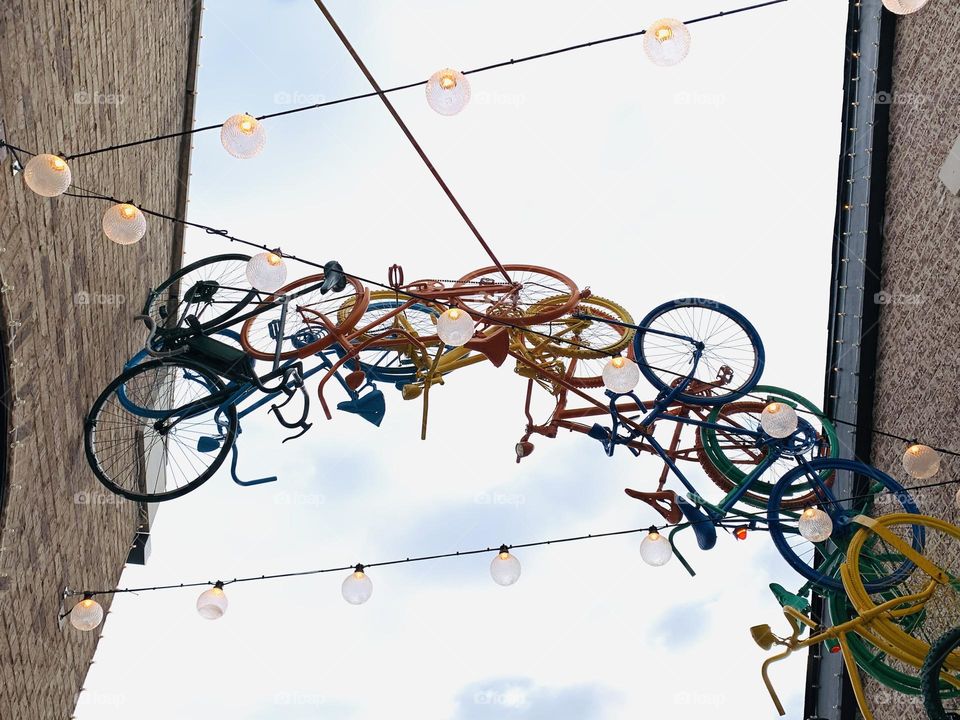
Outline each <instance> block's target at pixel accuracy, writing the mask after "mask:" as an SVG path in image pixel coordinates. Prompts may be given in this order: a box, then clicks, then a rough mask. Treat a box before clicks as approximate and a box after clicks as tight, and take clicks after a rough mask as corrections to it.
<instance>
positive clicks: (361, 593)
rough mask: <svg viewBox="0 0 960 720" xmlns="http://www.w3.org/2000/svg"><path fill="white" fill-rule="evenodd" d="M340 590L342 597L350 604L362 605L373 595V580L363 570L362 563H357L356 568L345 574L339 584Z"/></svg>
mask: <svg viewBox="0 0 960 720" xmlns="http://www.w3.org/2000/svg"><path fill="white" fill-rule="evenodd" d="M340 592H341V593H342V594H343V599H344V600H346V601H347V602H348V603H350V604H351V605H363V604H364V603H365V602H366V601H367V600H369V599H370V596H371V595H373V582H371V580H370V578H369V577H367V574H366V573H365V572H364V571H363V565H357V567H356V569H355V570H354V571H353V572H352V573H350V574H349V575H347V577H346V579H345V580H344V581H343V585H341V586H340Z"/></svg>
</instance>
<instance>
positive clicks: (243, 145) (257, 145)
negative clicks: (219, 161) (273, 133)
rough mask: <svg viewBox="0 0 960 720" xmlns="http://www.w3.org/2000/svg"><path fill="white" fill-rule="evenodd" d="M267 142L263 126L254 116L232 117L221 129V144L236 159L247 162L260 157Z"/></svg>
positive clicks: (243, 114)
mask: <svg viewBox="0 0 960 720" xmlns="http://www.w3.org/2000/svg"><path fill="white" fill-rule="evenodd" d="M266 141H267V131H266V130H264V128H263V124H262V123H261V122H260V121H259V120H257V119H256V118H255V117H253V116H252V115H247V114H246V113H240V114H238V115H231V116H230V117H228V118H227V120H226V121H225V122H224V123H223V127H221V128H220V142H221V143H222V144H223V147H224V149H225V150H226V151H227V152H228V153H230V154H231V155H233V156H234V157H235V158H240V159H241V160H247V159H249V158H252V157H253V156H255V155H258V154H259V153H260V151H261V150H263V145H264V143H265V142H266Z"/></svg>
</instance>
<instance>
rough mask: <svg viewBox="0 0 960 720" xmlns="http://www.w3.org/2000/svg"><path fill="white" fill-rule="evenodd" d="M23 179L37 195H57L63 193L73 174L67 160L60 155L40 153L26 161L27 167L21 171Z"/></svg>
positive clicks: (68, 185)
mask: <svg viewBox="0 0 960 720" xmlns="http://www.w3.org/2000/svg"><path fill="white" fill-rule="evenodd" d="M23 181H24V182H25V183H26V184H27V187H28V188H30V189H31V190H33V191H34V192H35V193H36V194H37V195H42V196H43V197H57V196H58V195H63V194H64V193H65V192H66V191H67V188H68V187H70V183H71V182H72V181H73V175H72V174H71V173H70V166H69V165H67V161H66V160H64V159H63V158H62V157H60V156H59V155H50V154H49V153H41V154H40V155H34V156H33V157H32V158H30V159H29V160H28V161H27V167H26V168H25V169H24V171H23Z"/></svg>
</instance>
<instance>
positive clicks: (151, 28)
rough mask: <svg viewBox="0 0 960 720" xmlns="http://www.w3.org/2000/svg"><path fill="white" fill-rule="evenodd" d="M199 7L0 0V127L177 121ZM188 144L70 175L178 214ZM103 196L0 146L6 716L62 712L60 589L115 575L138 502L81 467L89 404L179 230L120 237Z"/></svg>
mask: <svg viewBox="0 0 960 720" xmlns="http://www.w3.org/2000/svg"><path fill="white" fill-rule="evenodd" d="M197 10H198V9H197V8H195V6H194V4H193V3H192V2H189V1H188V0H174V1H173V2H158V1H154V0H150V1H148V2H145V3H130V2H122V1H121V0H103V1H100V0H98V1H97V2H85V1H84V0H26V1H25V2H18V3H0V118H2V122H3V126H4V136H5V138H6V139H7V140H8V141H9V142H10V143H11V144H14V145H18V146H20V147H23V148H26V149H28V150H31V151H35V152H44V151H45V152H62V153H67V154H70V153H74V152H80V151H83V150H86V149H91V148H94V147H99V146H103V145H108V144H111V143H113V142H117V141H123V140H130V139H135V138H139V137H143V136H147V135H153V134H157V133H161V132H170V131H176V130H179V129H181V128H182V127H183V123H184V122H185V107H187V104H186V102H187V99H188V82H189V84H190V86H191V87H192V82H193V79H192V77H191V78H188V74H189V73H188V64H189V62H188V57H189V52H188V50H189V48H190V41H191V36H192V35H191V34H192V33H193V32H194V30H195V29H196V30H197V31H198V24H197V23H198V11H197ZM190 119H191V120H192V118H190ZM187 147H189V146H187ZM182 148H183V144H182V143H181V141H180V140H167V141H164V142H161V143H155V144H150V145H145V146H141V147H138V148H133V149H128V150H124V151H121V152H114V153H109V154H104V155H98V156H92V157H89V158H83V159H77V160H75V161H72V162H71V169H72V171H73V177H74V183H75V184H77V185H80V186H82V187H84V188H88V189H92V190H96V191H99V192H105V193H107V194H111V195H114V196H116V197H122V198H123V199H133V200H134V201H135V202H137V203H139V204H142V205H144V206H146V207H150V208H153V209H157V210H160V211H162V212H165V213H168V214H174V213H175V211H176V206H177V197H178V189H179V188H181V187H182V184H181V181H183V182H185V180H186V177H185V175H184V176H183V177H181V175H182V173H183V169H184V167H185V166H184V165H183V164H182V158H181V150H182ZM27 159H28V158H27V157H24V158H23V160H24V161H26V160H27ZM106 207H107V204H106V203H98V202H92V201H88V200H80V199H76V198H70V197H61V198H54V199H46V198H41V197H39V196H37V195H34V194H33V193H32V192H30V191H29V190H28V189H27V188H26V187H25V185H24V183H23V181H22V176H18V177H11V175H10V159H9V158H8V159H7V160H6V161H5V162H4V164H3V166H2V176H0V248H2V253H0V273H2V280H3V290H4V293H3V297H2V307H3V314H4V317H3V318H2V322H3V323H11V322H14V324H15V323H16V322H19V323H21V326H20V327H11V328H10V329H9V336H11V337H12V338H13V340H12V344H11V345H10V346H9V347H8V350H9V355H10V357H11V358H12V364H13V365H14V367H12V368H10V371H9V372H10V375H11V378H10V379H11V388H10V392H9V393H8V396H7V397H5V398H4V403H5V405H6V406H7V407H11V408H12V418H11V421H12V426H14V427H15V428H16V431H15V435H13V436H12V437H11V438H3V439H0V440H2V441H3V442H9V441H16V443H18V444H17V446H16V447H14V448H12V449H11V450H10V456H9V458H8V460H9V468H10V473H9V488H8V490H9V493H8V498H7V503H6V507H5V508H4V510H3V514H2V516H0V529H2V534H0V718H4V720H7V719H9V720H40V719H43V718H56V719H57V720H63V719H64V718H69V717H70V716H71V714H72V711H73V708H74V706H75V700H76V695H77V693H78V691H79V690H80V688H81V685H82V683H83V679H84V677H85V675H86V672H87V668H88V666H89V663H90V661H91V658H92V657H93V653H94V649H95V647H96V643H97V633H89V634H81V633H79V632H77V631H75V630H73V628H71V627H69V626H68V627H67V628H66V629H64V630H62V631H61V630H60V629H59V628H58V623H57V608H58V596H59V594H60V593H61V591H62V590H63V588H64V586H65V585H67V584H70V585H72V586H74V587H91V586H96V587H104V586H105V587H111V586H113V585H114V584H115V583H116V582H117V580H118V578H119V575H120V572H121V570H122V567H123V564H124V561H125V559H126V557H127V552H128V550H129V547H130V543H131V539H132V537H133V534H134V532H135V530H136V527H137V509H136V507H135V506H134V505H132V504H130V503H127V502H126V501H119V500H117V499H115V498H114V496H112V495H110V494H109V493H108V492H107V491H106V490H105V489H104V488H102V487H101V486H100V485H99V483H98V482H97V481H96V479H95V478H94V477H93V475H92V474H91V473H90V471H89V470H88V468H87V465H86V462H85V460H84V456H83V434H82V426H83V418H84V416H85V414H86V411H87V409H88V408H89V406H90V403H91V402H92V400H93V399H94V398H95V397H96V395H97V394H98V393H99V392H100V390H101V389H102V388H103V386H104V385H105V384H106V383H107V382H108V381H109V379H110V378H111V377H113V376H114V375H116V373H117V372H118V371H119V369H120V368H121V366H122V364H123V362H124V360H125V359H126V358H127V357H128V356H129V355H130V354H131V353H132V352H133V351H134V350H135V348H136V347H137V345H138V343H141V342H142V339H143V330H142V328H137V327H136V326H134V324H133V323H132V322H131V320H130V316H131V315H132V314H133V311H134V309H135V308H136V307H137V305H139V304H140V303H142V301H143V297H144V295H145V293H146V291H147V289H148V287H149V286H151V285H155V284H156V283H158V282H159V281H160V280H161V279H162V278H164V277H166V276H167V275H169V273H170V268H171V265H172V263H174V262H175V261H176V258H177V257H178V255H179V246H178V239H179V236H178V234H177V233H176V232H175V228H174V227H173V226H172V225H171V224H169V223H164V222H160V221H150V222H149V228H148V233H147V237H146V238H145V239H144V240H143V241H141V242H140V243H139V244H138V245H135V246H130V247H120V246H116V245H114V244H113V243H111V242H109V241H108V240H107V239H106V238H105V237H104V236H103V233H102V232H101V230H100V217H101V215H102V213H103V211H104V210H105V209H106ZM175 248H176V249H175ZM15 398H16V399H17V403H14V399H15ZM103 602H104V604H105V605H107V604H109V599H105V600H103ZM134 660H135V659H134V658H131V661H134Z"/></svg>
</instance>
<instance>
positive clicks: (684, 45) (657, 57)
mask: <svg viewBox="0 0 960 720" xmlns="http://www.w3.org/2000/svg"><path fill="white" fill-rule="evenodd" d="M643 50H644V52H645V53H646V54H647V57H648V58H650V60H651V61H652V62H653V63H654V64H655V65H661V66H668V65H676V64H677V63H678V62H680V61H681V60H683V59H684V58H685V57H686V56H687V53H688V52H690V31H689V30H688V29H687V26H686V25H684V24H683V23H682V22H680V21H679V20H675V19H673V18H663V19H662V20H657V21H656V22H655V23H653V25H651V26H650V27H649V28H648V29H647V32H646V33H645V34H644V36H643Z"/></svg>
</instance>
